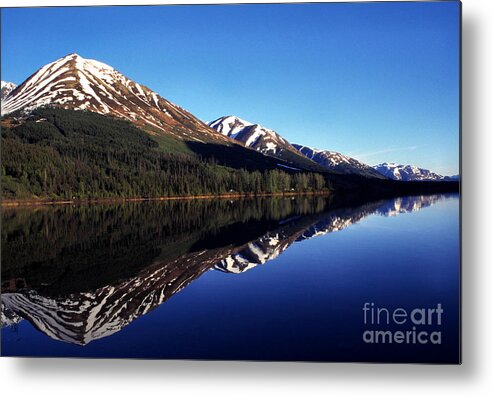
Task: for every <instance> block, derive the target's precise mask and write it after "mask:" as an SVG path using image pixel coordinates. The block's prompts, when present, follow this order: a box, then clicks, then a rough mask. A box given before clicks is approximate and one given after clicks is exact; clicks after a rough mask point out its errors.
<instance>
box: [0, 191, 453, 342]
mask: <svg viewBox="0 0 493 396" xmlns="http://www.w3.org/2000/svg"><path fill="white" fill-rule="evenodd" d="M445 197H446V196H445V195H429V196H415V197H402V198H395V199H390V200H382V201H374V202H367V203H362V202H357V201H355V200H354V199H353V200H351V199H349V200H348V199H347V198H341V199H339V198H338V197H321V196H319V197H296V198H259V199H243V200H236V201H229V200H210V201H171V202H157V203H156V202H154V203H153V202H144V203H128V204H118V205H116V204H114V205H113V204H111V205H87V206H74V207H70V206H60V207H39V208H35V209H32V208H26V209H4V210H2V217H3V219H2V220H3V222H2V296H1V301H2V326H15V325H16V324H17V323H19V321H21V320H22V319H25V320H27V321H29V322H30V323H31V324H32V325H33V326H35V327H36V328H37V329H38V330H40V331H41V332H43V333H44V334H46V335H48V336H49V337H51V338H53V339H56V340H60V341H65V342H69V343H73V344H78V345H86V344H88V343H89V342H91V341H93V340H96V339H99V338H103V337H107V336H109V335H111V334H114V333H116V332H118V331H120V330H121V329H123V328H124V327H125V326H127V325H128V324H130V323H131V322H132V321H134V320H135V319H137V318H139V317H140V316H142V315H145V314H146V313H147V312H149V311H150V310H152V309H154V308H156V307H158V306H159V305H160V304H162V303H163V302H165V301H166V300H167V299H169V298H170V297H171V296H172V295H174V294H175V293H177V292H179V291H180V290H182V289H183V288H185V287H187V285H189V284H190V282H192V281H193V280H195V279H197V278H199V277H200V276H201V275H202V274H203V273H204V272H205V271H208V270H218V271H222V272H226V273H231V274H240V273H242V272H244V271H247V270H251V269H253V268H255V267H256V266H258V265H263V264H265V263H267V262H269V261H271V260H274V259H275V258H276V257H278V256H279V255H280V254H282V253H283V252H284V251H285V250H286V249H287V248H289V247H290V246H291V245H292V244H293V243H294V242H302V241H304V240H307V239H310V238H313V237H316V236H320V235H325V234H328V233H331V232H334V231H339V230H342V229H344V228H346V227H348V226H350V225H351V224H355V223H356V222H359V221H361V220H362V219H364V218H365V217H367V216H369V215H371V214H378V215H383V216H395V215H398V214H399V213H406V212H412V211H418V210H420V209H422V208H424V207H427V206H430V205H433V204H434V203H436V202H437V201H438V200H440V199H443V198H445Z"/></svg>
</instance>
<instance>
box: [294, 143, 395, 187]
mask: <svg viewBox="0 0 493 396" xmlns="http://www.w3.org/2000/svg"><path fill="white" fill-rule="evenodd" d="M293 146H294V147H295V148H296V149H297V150H299V152H300V153H302V154H303V155H305V156H306V157H308V158H310V159H311V160H313V161H315V162H316V163H318V164H320V165H322V166H324V167H326V168H327V169H331V170H334V171H338V172H341V173H346V174H356V175H361V176H365V177H376V178H379V179H383V178H385V177H386V176H385V175H383V174H382V173H380V172H378V170H375V169H374V168H372V167H371V166H369V165H366V164H364V163H362V162H360V161H358V160H356V159H354V158H351V157H348V156H346V155H343V154H341V153H337V152H335V151H328V150H318V149H314V148H311V147H307V146H302V145H300V144H293Z"/></svg>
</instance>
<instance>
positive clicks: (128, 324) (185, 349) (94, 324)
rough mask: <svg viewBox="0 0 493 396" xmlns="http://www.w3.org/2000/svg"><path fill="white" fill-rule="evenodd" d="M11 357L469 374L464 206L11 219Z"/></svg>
mask: <svg viewBox="0 0 493 396" xmlns="http://www.w3.org/2000/svg"><path fill="white" fill-rule="evenodd" d="M1 238H2V296H1V300H2V330H1V331H2V333H1V334H2V341H1V345H2V355H3V356H61V357H62V356H63V357H69V356H76V357H79V356H80V357H122V358H123V357H132V358H172V359H242V360H245V359H246V360H302V361H305V360H320V361H343V362H345V361H347V362H370V361H372V362H411V363H413V362H425V363H457V362H458V361H459V358H460V347H459V345H460V333H459V329H460V325H459V323H460V321H459V309H460V251H459V240H460V227H459V196H458V195H457V194H449V195H427V196H414V197H399V198H393V199H385V200H376V201H370V202H364V201H362V198H358V197H348V196H344V197H339V196H315V197H314V196H311V197H307V196H298V197H278V198H258V199H237V200H226V199H221V200H219V199H217V200H186V201H162V202H140V203H137V202H132V203H122V204H99V205H73V206H72V205H57V206H39V207H35V208H32V207H31V208H27V207H26V208H15V209H11V208H3V209H2V236H1Z"/></svg>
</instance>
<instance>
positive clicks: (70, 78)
mask: <svg viewBox="0 0 493 396" xmlns="http://www.w3.org/2000/svg"><path fill="white" fill-rule="evenodd" d="M1 84H2V85H1V114H2V116H4V117H3V121H2V127H3V128H8V129H9V130H11V131H13V132H14V131H16V129H15V126H16V125H18V123H19V119H22V120H23V121H21V123H23V122H26V120H27V118H26V117H27V116H28V115H29V114H30V113H32V112H33V111H34V110H36V109H39V108H44V107H54V108H62V109H69V110H77V111H86V112H91V113H97V114H100V115H103V116H105V117H108V118H113V119H114V118H119V119H124V120H126V121H128V122H130V123H132V124H134V125H135V126H137V127H138V128H139V129H141V130H143V131H144V132H146V133H147V134H148V135H150V136H151V137H152V138H153V139H155V141H156V142H157V143H158V144H159V148H160V150H162V151H165V152H171V153H184V154H187V155H190V154H191V155H195V156H197V157H198V158H200V159H201V160H205V161H212V162H216V163H218V164H220V165H224V166H227V167H230V168H233V169H246V170H248V171H253V170H266V169H271V170H272V169H277V170H284V171H285V172H288V173H290V174H293V173H296V172H299V171H303V172H317V173H320V174H323V175H324V177H325V178H326V180H328V179H327V178H333V180H336V183H339V185H346V186H347V185H354V183H356V184H357V183H360V182H361V181H358V180H357V179H354V178H353V179H351V181H349V182H348V183H349V184H348V183H346V182H345V181H344V179H343V178H344V177H345V176H347V175H353V176H358V177H360V178H361V177H363V178H364V179H370V180H371V179H378V180H386V179H391V180H402V181H421V180H431V181H453V180H457V177H447V176H441V175H438V174H436V173H434V172H431V171H428V170H425V169H421V168H418V167H414V166H410V165H396V164H388V163H385V164H381V165H378V166H375V167H372V166H370V165H367V164H364V163H362V162H360V161H358V160H356V159H354V158H351V157H348V156H346V155H343V154H341V153H338V152H334V151H329V150H318V149H314V148H311V147H308V146H305V145H302V144H291V143H290V142H288V141H287V140H286V139H285V138H284V137H283V136H281V134H279V133H278V132H276V131H274V130H272V129H269V128H267V127H264V126H262V125H259V124H258V123H254V122H249V121H245V120H243V119H241V118H239V117H237V116H233V115H229V116H223V117H220V118H217V119H216V120H214V121H212V122H209V123H208V124H206V123H204V122H203V121H201V120H199V119H198V118H197V117H195V116H194V115H193V114H191V113H189V112H188V111H186V110H184V109H183V108H181V107H179V106H177V105H176V104H174V103H171V102H170V101H168V100H167V99H165V98H163V97H161V96H160V95H158V94H157V93H156V92H154V91H152V90H151V89H149V88H147V87H145V86H143V85H141V84H139V83H137V82H134V81H132V80H131V79H129V78H128V77H126V76H124V75H123V74H122V73H120V72H118V71H117V70H115V69H114V68H113V67H111V66H109V65H107V64H104V63H102V62H99V61H96V60H91V59H85V58H83V57H81V56H80V55H78V54H75V53H72V54H69V55H67V56H65V57H62V58H60V59H57V60H56V61H54V62H51V63H48V64H47V65H45V66H43V67H41V68H40V69H39V70H37V71H36V72H35V73H34V74H32V75H31V76H30V77H28V78H27V79H26V80H25V81H24V82H22V83H21V84H20V85H19V86H16V85H15V84H13V83H10V82H4V81H2V83H1ZM5 116H9V117H14V118H12V119H11V120H5V118H6V117H5ZM19 117H20V118H19ZM7 118H8V117H7ZM31 121H35V122H43V118H42V116H38V118H37V119H36V120H34V119H33V120H31ZM55 124H56V123H55ZM53 126H54V127H55V128H56V125H53ZM50 128H51V127H50ZM88 128H90V127H88ZM38 129H39V128H38ZM36 133H41V134H43V133H45V132H43V131H41V130H38V131H37V132H36ZM14 135H15V132H14ZM31 140H32V139H31ZM27 141H28V142H29V139H27ZM16 144H17V143H16ZM74 149H75V148H74ZM7 158H9V157H8V156H7ZM45 173H46V171H45ZM7 176H8V175H7ZM36 177H39V176H34V175H33V176H32V178H36ZM341 177H342V179H341ZM45 179H46V177H45ZM9 180H10V179H9ZM331 180H332V179H331ZM238 183H240V182H238ZM328 183H329V182H328ZM330 183H332V181H331V182H330ZM44 184H46V180H45V181H44ZM304 184H305V183H304V182H303V183H301V185H304ZM240 185H241V183H240Z"/></svg>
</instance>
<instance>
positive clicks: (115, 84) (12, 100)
mask: <svg viewBox="0 0 493 396" xmlns="http://www.w3.org/2000/svg"><path fill="white" fill-rule="evenodd" d="M3 89H4V88H3V83H2V92H3ZM2 100H3V98H2ZM46 105H50V106H57V107H62V108H65V109H72V110H88V111H91V112H94V113H99V114H103V115H108V116H113V117H118V118H123V119H126V120H128V121H131V122H132V123H134V124H136V125H138V126H140V127H142V128H143V129H145V130H146V131H147V132H148V133H150V134H154V135H156V134H158V135H159V134H163V133H164V134H166V135H171V136H173V137H175V138H178V139H181V140H191V141H196V142H209V141H213V142H220V143H228V142H230V140H229V139H227V138H226V137H224V136H222V135H218V134H217V133H216V132H215V131H214V130H212V129H211V128H209V127H208V126H207V125H206V124H205V123H203V122H202V121H200V120H199V119H198V118H196V117H195V116H193V115H192V114H190V113H189V112H187V111H185V110H184V109H182V108H181V107H179V106H177V105H175V104H173V103H171V102H170V101H168V100H166V99H164V98H162V97H161V96H159V95H158V94H157V93H156V92H154V91H151V90H150V89H149V88H147V87H145V86H143V85H140V84H138V83H136V82H134V81H132V80H130V79H129V78H127V77H125V76H124V75H123V74H121V73H120V72H118V71H117V70H115V69H114V68H113V67H111V66H108V65H106V64H104V63H101V62H99V61H96V60H91V59H84V58H82V57H81V56H79V55H78V54H75V53H74V54H69V55H67V56H65V57H63V58H60V59H58V60H56V61H54V62H52V63H48V64H47V65H45V66H43V67H42V68H40V69H39V70H38V71H37V72H35V73H34V74H33V75H31V76H30V77H29V78H28V79H27V80H25V81H24V82H23V83H22V84H21V85H20V86H19V87H17V89H16V90H15V92H12V95H9V96H8V97H6V98H5V101H3V102H2V115H5V114H8V113H12V112H15V111H17V110H23V111H24V112H29V111H31V110H33V109H36V108H38V107H42V106H46Z"/></svg>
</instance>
